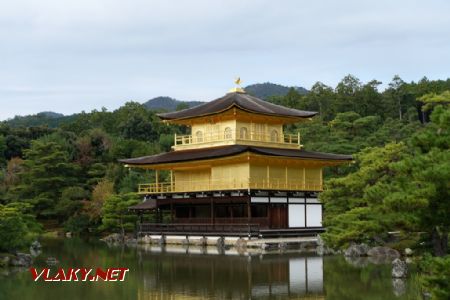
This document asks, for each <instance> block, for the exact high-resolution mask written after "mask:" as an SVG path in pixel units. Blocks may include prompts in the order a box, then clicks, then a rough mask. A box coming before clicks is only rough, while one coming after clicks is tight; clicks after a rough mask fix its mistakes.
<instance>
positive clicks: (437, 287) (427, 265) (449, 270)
mask: <svg viewBox="0 0 450 300" xmlns="http://www.w3.org/2000/svg"><path fill="white" fill-rule="evenodd" d="M419 266H420V270H421V272H422V275H421V283H422V286H423V288H424V290H425V291H427V292H430V293H431V295H432V299H442V300H444V299H450V255H447V256H445V257H431V256H429V255H427V256H425V258H424V259H423V260H422V261H421V263H420V265H419Z"/></svg>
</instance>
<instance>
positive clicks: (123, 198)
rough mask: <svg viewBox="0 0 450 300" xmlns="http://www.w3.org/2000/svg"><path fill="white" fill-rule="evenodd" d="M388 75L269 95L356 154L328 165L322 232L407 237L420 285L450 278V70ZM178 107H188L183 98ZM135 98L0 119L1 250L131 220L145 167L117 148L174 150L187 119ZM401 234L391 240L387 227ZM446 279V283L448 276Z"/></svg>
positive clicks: (313, 137)
mask: <svg viewBox="0 0 450 300" xmlns="http://www.w3.org/2000/svg"><path fill="white" fill-rule="evenodd" d="M381 84H382V83H381V82H380V81H377V80H372V81H369V82H366V83H364V82H361V81H360V80H359V79H358V78H356V77H355V76H353V75H347V76H345V77H344V78H343V79H342V80H341V81H340V82H339V83H338V84H337V85H336V86H335V87H330V86H327V85H325V84H323V83H321V82H317V83H316V84H314V85H313V86H312V88H311V89H310V91H308V92H307V93H299V92H298V91H297V90H296V89H294V88H292V89H291V90H289V92H288V93H287V94H286V95H285V96H272V97H269V98H268V99H267V100H268V101H271V102H273V103H276V104H280V105H284V106H288V107H292V108H297V109H302V110H311V111H318V112H319V115H318V116H317V117H315V118H314V119H313V120H312V121H311V122H309V123H302V124H297V125H290V126H288V128H286V130H287V131H289V132H297V131H300V133H301V138H302V144H303V145H304V148H305V149H307V150H314V151H322V152H333V153H341V154H352V155H354V158H355V161H354V163H352V164H350V165H347V166H341V167H338V168H329V169H327V170H326V174H325V185H326V189H325V191H324V192H323V193H322V195H321V201H322V202H323V203H324V211H325V213H324V217H325V219H324V225H325V226H326V228H327V231H326V233H325V234H324V235H323V238H324V239H325V241H326V242H327V244H329V245H330V246H331V247H334V248H343V247H346V246H348V245H349V244H350V243H352V242H365V243H368V244H388V245H391V246H393V247H398V248H403V249H404V248H405V247H410V248H412V249H415V250H416V251H418V252H420V253H431V255H424V257H425V258H424V259H423V263H422V264H421V267H422V268H423V273H424V274H426V276H424V285H425V286H428V288H429V289H430V290H432V291H433V292H434V293H442V291H443V290H444V291H445V290H447V293H449V292H448V290H449V287H448V284H449V283H448V281H449V280H448V278H450V274H449V272H450V271H449V270H450V256H449V255H448V251H449V250H448V243H449V241H448V234H449V231H450V218H449V215H450V197H449V190H450V150H449V145H450V132H449V129H450V128H449V127H450V110H449V103H450V79H445V80H429V79H427V78H423V79H421V80H420V81H418V82H409V83H408V82H405V81H403V80H402V79H401V78H400V77H399V76H394V78H393V79H392V81H391V82H390V83H388V84H387V85H386V88H385V89H384V90H381V89H380V86H381ZM179 108H182V106H180V107H179ZM156 113H157V111H153V110H149V109H147V108H146V107H145V106H144V105H142V104H139V103H137V102H128V103H126V104H125V105H124V106H122V107H120V108H119V109H117V110H114V111H108V110H107V109H104V108H103V109H101V110H94V111H91V112H88V113H87V112H82V113H79V114H75V115H72V116H70V117H69V118H64V119H63V120H62V121H59V122H57V123H52V124H49V123H46V122H45V121H46V120H48V119H47V118H45V117H42V118H41V119H42V120H41V121H39V120H37V121H35V122H34V123H35V125H33V126H26V127H25V126H20V124H12V123H8V122H7V121H4V122H2V123H0V252H1V251H9V250H12V249H17V248H20V247H23V246H25V245H26V244H27V243H29V242H30V241H31V240H32V239H33V238H35V237H36V235H38V234H40V233H42V232H43V231H44V230H48V229H49V228H58V229H59V228H62V229H63V230H64V231H66V232H71V233H72V234H101V233H103V232H113V231H120V230H127V231H132V230H133V228H134V224H135V221H136V219H135V217H134V216H133V215H129V214H128V213H127V207H128V206H129V205H132V204H134V203H137V202H139V201H140V197H139V196H137V195H136V194H135V193H134V192H135V191H136V190H137V185H138V184H139V183H145V182H150V181H151V180H152V176H153V174H152V173H150V172H145V171H139V170H129V169H126V168H124V167H123V166H122V165H121V164H119V163H118V162H117V160H118V159H122V158H129V157H137V156H144V155H151V154H156V153H159V152H162V151H169V150H170V147H171V145H172V143H173V135H174V133H180V134H181V133H187V129H186V128H184V127H181V126H173V125H171V126H169V125H165V124H163V123H161V122H159V120H158V117H157V116H156ZM391 232H397V233H398V234H399V236H400V237H401V238H400V240H397V241H396V242H395V243H393V242H392V240H391V236H390V234H389V233H391ZM446 285H447V286H446Z"/></svg>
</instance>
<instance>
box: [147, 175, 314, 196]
mask: <svg viewBox="0 0 450 300" xmlns="http://www.w3.org/2000/svg"><path fill="white" fill-rule="evenodd" d="M242 189H263V190H286V191H322V182H321V181H320V180H305V181H298V180H287V181H286V179H284V178H272V179H270V180H267V179H262V180H254V179H247V180H240V179H235V178H233V179H229V178H224V179H215V180H197V181H194V180H193V181H174V182H172V183H170V182H160V183H147V184H140V185H139V191H138V192H139V193H140V194H160V193H185V192H202V191H220V190H242Z"/></svg>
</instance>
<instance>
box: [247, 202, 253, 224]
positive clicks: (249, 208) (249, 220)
mask: <svg viewBox="0 0 450 300" xmlns="http://www.w3.org/2000/svg"><path fill="white" fill-rule="evenodd" d="M250 200H251V197H250V196H249V197H248V199H247V220H248V223H250V222H251V220H252V209H251V204H250Z"/></svg>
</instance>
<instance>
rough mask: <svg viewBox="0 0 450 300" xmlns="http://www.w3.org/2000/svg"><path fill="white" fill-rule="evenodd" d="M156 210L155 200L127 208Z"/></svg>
mask: <svg viewBox="0 0 450 300" xmlns="http://www.w3.org/2000/svg"><path fill="white" fill-rule="evenodd" d="M155 208H156V200H155V199H148V200H144V201H143V202H141V203H138V204H136V205H133V206H130V207H128V209H129V210H150V209H155Z"/></svg>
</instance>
